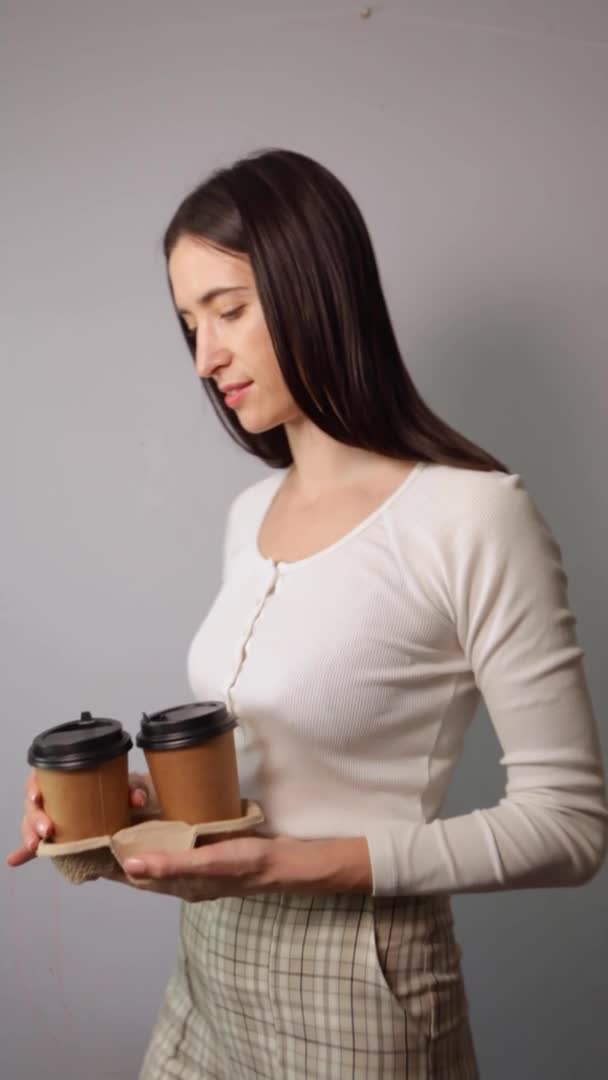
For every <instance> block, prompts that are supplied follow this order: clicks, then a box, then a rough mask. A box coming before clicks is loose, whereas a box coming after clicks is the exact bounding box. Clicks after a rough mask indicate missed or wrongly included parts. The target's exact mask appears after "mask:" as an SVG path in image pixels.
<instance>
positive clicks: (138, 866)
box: [124, 859, 146, 874]
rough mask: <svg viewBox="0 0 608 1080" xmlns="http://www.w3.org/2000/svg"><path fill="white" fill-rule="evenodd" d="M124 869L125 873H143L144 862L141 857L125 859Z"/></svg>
mask: <svg viewBox="0 0 608 1080" xmlns="http://www.w3.org/2000/svg"><path fill="white" fill-rule="evenodd" d="M124 869H125V870H126V871H127V874H143V873H144V871H145V869H146V864H145V862H143V861H142V860H141V859H126V860H125V862H124Z"/></svg>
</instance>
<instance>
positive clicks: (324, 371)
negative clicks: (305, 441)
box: [163, 149, 510, 472]
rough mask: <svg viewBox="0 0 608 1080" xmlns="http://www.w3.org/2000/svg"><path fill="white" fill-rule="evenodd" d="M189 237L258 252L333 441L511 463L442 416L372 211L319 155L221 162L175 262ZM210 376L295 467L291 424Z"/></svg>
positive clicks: (236, 433)
mask: <svg viewBox="0 0 608 1080" xmlns="http://www.w3.org/2000/svg"><path fill="white" fill-rule="evenodd" d="M181 236H192V237H196V238H199V239H201V240H204V241H205V242H207V243H208V244H210V245H212V246H213V247H215V248H217V249H219V250H220V251H223V252H226V253H228V254H240V255H243V254H244V255H247V256H248V257H249V259H250V261H251V267H252V271H253V275H254V279H255V283H256V287H257V290H258V295H259V297H260V303H261V306H262V310H263V313H264V317H265V320H266V324H267V326H268V332H269V334H270V338H271V341H272V344H273V347H274V350H275V353H276V356H277V360H278V363H279V366H280V369H281V372H282V374H283V378H284V380H285V383H286V385H287V387H288V389H289V391H290V393H291V395H292V397H293V399H294V401H295V402H296V404H297V405H298V406H299V408H300V410H301V411H302V413H304V415H305V416H307V417H308V418H309V419H310V420H312V422H313V423H314V424H316V425H317V426H318V427H319V428H321V429H322V430H323V431H324V432H326V433H327V434H328V435H330V436H331V437H332V438H333V439H336V440H337V441H338V442H341V443H346V444H347V445H349V446H356V447H360V448H362V449H365V450H372V451H375V452H376V453H378V454H383V455H385V456H387V457H392V458H398V459H403V460H407V459H417V460H421V461H431V462H437V463H441V464H447V465H456V466H460V467H464V468H470V469H484V470H492V469H497V470H499V471H502V472H509V471H510V470H509V469H508V468H507V466H506V465H503V464H502V463H501V462H500V461H498V460H497V459H496V458H494V457H492V455H491V454H489V453H487V452H486V451H485V450H482V449H481V448H480V447H478V446H476V445H475V444H474V443H472V442H470V441H469V440H468V439H466V438H465V437H464V436H463V435H461V434H459V432H457V431H455V430H454V429H453V428H451V427H450V426H449V425H448V424H447V423H445V421H443V420H441V419H440V418H439V417H438V416H436V415H435V413H434V412H432V410H431V409H430V408H429V407H428V405H427V404H426V403H425V401H424V400H423V399H422V397H421V396H420V394H419V393H418V391H417V389H416V387H415V386H414V383H413V381H412V378H411V376H410V374H409V372H408V371H407V369H406V367H405V364H404V362H403V358H402V356H401V353H400V351H399V346H398V344H397V340H396V337H395V333H394V330H393V327H392V324H391V320H390V316H389V313H388V309H387V306H386V301H385V299H384V294H383V291H382V286H381V283H380V276H379V272H378V266H377V263H376V257H375V254H374V250H373V247H372V243H371V240H370V236H369V233H368V230H367V226H366V225H365V222H364V220H363V217H362V215H361V212H360V210H359V208H358V206H357V204H356V203H355V201H354V199H353V198H352V196H351V195H350V193H349V192H348V191H347V190H346V188H345V187H344V185H343V184H342V183H341V182H340V181H339V180H338V179H337V177H335V176H334V175H333V173H331V172H330V171H329V170H328V169H326V168H325V167H324V166H323V165H321V164H319V162H317V161H314V160H313V159H312V158H309V157H306V156H305V155H304V154H300V153H296V152H294V151H292V150H275V149H271V150H266V151H260V152H257V153H254V154H251V155H249V156H247V157H245V158H242V159H241V160H240V161H237V162H235V164H234V165H232V166H230V167H228V168H224V169H219V170H217V171H216V172H214V173H212V174H211V175H210V176H209V178H208V179H207V180H205V181H204V183H202V184H200V185H199V186H198V187H196V188H195V189H194V191H192V192H191V193H190V194H189V195H188V196H186V198H185V199H184V200H183V202H182V203H181V204H180V206H179V207H178V209H177V210H176V212H175V214H174V216H173V218H172V219H171V222H170V223H169V226H168V227H167V230H166V232H165V236H164V241H163V247H164V253H165V257H166V259H167V260H168V259H169V256H170V255H171V252H172V251H173V248H174V247H175V244H176V243H177V241H178V240H179V238H180V237H181ZM169 287H170V283H169ZM178 318H179V319H180V324H181V328H182V331H183V333H184V338H185V340H186V342H187V345H188V348H189V349H190V352H191V354H192V356H193V357H194V353H195V345H194V342H193V341H192V340H191V338H190V337H189V335H188V333H187V328H186V326H185V324H184V322H183V320H182V319H181V317H180V316H179V315H178ZM202 381H203V384H204V387H205V390H206V391H207V394H208V395H209V397H210V399H211V402H212V405H213V407H214V409H215V411H216V413H217V415H218V416H219V418H220V420H221V421H222V423H223V424H224V426H225V428H226V429H227V430H228V432H229V433H230V435H231V436H232V438H233V439H235V441H236V442H237V443H238V444H239V445H240V446H242V447H243V448H244V449H246V450H248V451H249V452H250V453H253V454H256V455H257V456H258V457H260V458H262V459H263V460H264V461H265V462H266V464H267V465H271V466H273V467H275V468H287V466H289V465H291V464H292V462H293V458H292V454H291V451H290V448H289V443H288V440H287V436H286V433H285V428H284V426H283V425H282V424H281V425H279V426H278V427H275V428H272V429H271V430H269V431H265V432H263V433H261V434H250V433H249V432H248V431H245V430H244V428H243V427H241V425H240V423H239V421H238V418H237V417H236V415H235V414H234V413H233V412H232V411H230V410H229V409H227V408H226V406H225V404H224V400H223V397H222V395H221V393H220V392H219V390H218V389H217V387H216V385H215V383H214V382H213V381H212V380H210V379H203V380H202Z"/></svg>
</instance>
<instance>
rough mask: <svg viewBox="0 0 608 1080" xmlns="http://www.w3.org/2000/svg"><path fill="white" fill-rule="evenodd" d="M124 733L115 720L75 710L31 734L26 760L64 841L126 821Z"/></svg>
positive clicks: (108, 831) (109, 831)
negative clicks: (74, 715) (77, 713)
mask: <svg viewBox="0 0 608 1080" xmlns="http://www.w3.org/2000/svg"><path fill="white" fill-rule="evenodd" d="M132 746H133V741H132V739H131V737H130V736H129V734H128V733H127V732H126V731H124V730H123V727H122V725H121V724H120V723H119V722H118V721H117V720H110V719H105V718H101V717H97V718H96V717H93V716H91V713H89V712H83V713H81V716H80V719H79V720H72V721H70V722H68V723H66V724H59V725H58V726H57V727H52V728H47V730H46V731H43V732H41V733H40V735H37V736H36V738H35V739H34V741H33V742H32V745H31V746H30V748H29V750H28V755H27V760H28V762H29V764H30V765H33V766H34V768H35V770H36V779H37V781H38V785H39V787H40V791H41V792H42V798H43V804H44V811H45V813H46V814H48V816H49V817H50V819H51V821H52V822H53V824H54V826H55V831H54V833H53V840H55V841H56V842H57V843H65V842H68V841H72V840H86V839H88V838H89V837H92V836H107V835H110V836H111V835H112V834H113V833H115V832H117V831H118V830H119V829H123V828H126V826H127V825H129V824H130V809H129V768H128V752H129V750H130V749H131V747H132Z"/></svg>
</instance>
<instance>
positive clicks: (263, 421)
mask: <svg viewBox="0 0 608 1080" xmlns="http://www.w3.org/2000/svg"><path fill="white" fill-rule="evenodd" d="M238 420H239V424H240V425H241V427H242V428H244V430H245V431H248V432H249V434H250V435H263V434H264V433H265V432H266V431H272V430H273V429H274V428H278V427H282V426H283V425H284V424H288V423H290V422H293V414H292V413H291V412H289V411H288V410H286V411H285V412H281V413H274V414H273V415H272V416H261V415H259V414H258V415H257V416H256V415H255V414H254V411H253V409H252V410H251V412H250V413H249V414H247V410H246V409H243V411H242V413H241V414H240V415H239V417H238Z"/></svg>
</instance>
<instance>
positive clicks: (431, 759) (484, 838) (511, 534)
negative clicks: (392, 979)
mask: <svg viewBox="0 0 608 1080" xmlns="http://www.w3.org/2000/svg"><path fill="white" fill-rule="evenodd" d="M285 475H286V474H285V472H284V471H278V472H276V473H274V474H273V475H271V476H270V477H268V478H266V479H264V480H262V481H260V482H258V483H256V484H253V485H252V486H250V487H248V488H247V489H246V490H245V491H243V492H241V494H240V495H238V496H237V498H236V499H235V500H234V502H233V504H232V506H231V508H230V512H229V517H228V527H227V531H226V539H225V548H224V572H223V582H222V586H221V588H220V591H219V593H218V595H217V597H216V599H215V602H214V604H213V606H212V608H211V610H210V612H209V614H208V615H207V617H206V619H205V621H204V622H203V624H202V626H201V627H200V629H199V630H198V632H197V634H196V635H195V637H194V640H193V642H192V644H191V646H190V650H189V654H188V674H189V679H190V684H191V688H192V691H193V694H194V695H195V697H196V698H197V699H198V700H205V699H220V700H224V701H225V702H226V703H227V705H228V707H229V709H230V710H231V712H232V713H233V714H234V716H235V717H236V719H237V720H238V723H239V727H238V728H237V729H236V741H237V751H238V761H239V775H240V780H241V788H242V793H243V795H245V796H247V797H249V798H253V799H256V800H258V801H259V802H260V803H261V804H262V806H263V809H264V812H265V814H266V826H265V829H266V831H267V832H268V833H281V834H284V835H291V836H294V837H301V838H305V837H307V838H313V837H332V836H333V837H337V836H365V837H366V838H367V842H368V846H369V851H370V858H371V863H372V871H373V888H374V894H375V895H390V894H401V893H439V892H464V891H480V890H485V889H497V888H502V887H508V888H515V887H523V886H540V885H560V884H565V885H573V884H579V883H582V882H583V881H586V880H588V878H589V877H590V876H591V875H592V874H593V873H594V872H595V871H596V870H597V868H598V866H599V865H600V863H601V860H602V857H603V853H604V850H605V845H606V836H607V822H608V811H607V807H606V799H605V787H604V775H603V769H602V764H601V756H600V750H599V745H598V736H597V730H596V726H595V723H594V719H593V713H592V707H591V703H590V700H589V693H588V688H587V683H586V679H585V674H584V668H583V650H582V649H581V648H580V646H579V645H578V643H577V639H576V633H575V622H576V620H575V617H574V615H573V614H572V613H571V611H570V610H569V607H568V599H567V579H566V576H565V574H564V571H563V568H562V563H561V552H560V548H559V546H558V544H557V543H556V541H555V539H554V538H553V536H552V534H551V532H550V530H549V528H548V526H547V523H546V521H545V520H544V518H543V517H542V515H541V513H540V512H539V510H538V508H537V507H536V505H535V503H534V502H533V500H532V498H531V496H530V495H529V493H528V492H527V491H526V489H525V487H524V485H523V482H522V480H521V477H520V476H519V475H517V474H514V475H506V474H504V473H501V472H498V471H496V472H482V471H471V470H468V469H461V468H454V467H452V466H447V465H436V464H425V463H419V464H418V465H417V466H416V467H415V468H414V470H413V471H412V472H410V473H409V474H408V476H407V477H406V479H405V480H404V482H403V483H402V484H401V485H400V487H399V488H398V489H397V491H395V492H394V494H393V495H392V496H391V497H390V498H389V499H387V500H386V501H385V502H384V503H383V504H382V506H381V507H379V508H378V509H377V510H376V511H375V512H374V513H372V514H370V515H369V516H368V517H367V518H365V520H364V521H362V522H361V523H360V524H359V525H358V526H357V527H356V528H354V529H352V530H351V531H350V532H348V533H347V534H346V535H345V536H344V537H342V538H341V539H340V540H338V541H337V542H336V543H334V544H332V545H331V546H329V547H327V548H325V549H324V550H323V551H320V552H318V553H317V554H315V555H312V556H310V557H309V558H305V559H300V560H298V561H297V562H292V563H284V562H281V563H278V564H275V563H274V562H272V561H271V560H269V559H265V558H264V557H263V556H262V555H261V554H260V551H259V549H258V546H257V536H258V531H259V528H260V525H261V522H262V520H263V518H264V515H265V512H266V510H267V508H268V506H269V504H270V502H271V501H272V498H273V496H274V494H275V492H276V490H277V488H278V486H279V485H280V483H281V482H282V480H283V479H284V476H285ZM480 694H481V695H483V698H484V701H485V703H486V706H487V709H488V713H489V715H490V717H491V720H492V723H493V725H494V728H495V731H496V734H497V736H498V739H499V741H500V744H501V747H502V751H503V754H502V757H501V763H502V764H503V765H504V766H505V767H506V775H507V784H506V791H505V796H504V798H502V799H501V800H500V803H499V804H498V805H497V806H495V807H491V808H488V809H479V810H475V811H473V812H472V813H468V814H463V815H461V816H458V817H453V818H448V819H446V820H441V819H439V818H438V817H437V815H438V813H439V812H440V809H441V805H442V802H443V800H444V796H445V793H446V789H447V786H448V781H449V777H450V773H451V771H452V769H453V767H454V764H455V763H456V761H457V759H458V757H459V755H460V754H461V752H462V749H463V740H464V736H465V732H466V730H467V727H468V726H469V724H470V721H471V719H472V717H473V714H474V712H475V708H476V706H477V704H478V702H479V700H480Z"/></svg>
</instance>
